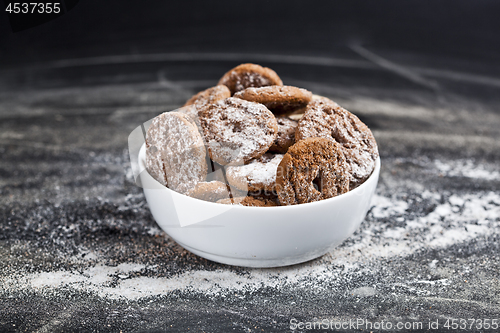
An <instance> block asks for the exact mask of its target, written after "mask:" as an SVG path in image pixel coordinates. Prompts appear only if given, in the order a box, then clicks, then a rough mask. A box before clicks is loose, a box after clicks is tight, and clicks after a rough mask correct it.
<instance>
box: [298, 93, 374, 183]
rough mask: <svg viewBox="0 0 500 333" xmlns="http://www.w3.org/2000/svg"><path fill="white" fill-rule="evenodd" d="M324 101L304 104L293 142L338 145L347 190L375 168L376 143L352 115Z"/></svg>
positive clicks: (365, 128)
mask: <svg viewBox="0 0 500 333" xmlns="http://www.w3.org/2000/svg"><path fill="white" fill-rule="evenodd" d="M332 103H334V102H331V103H330V102H325V101H324V100H316V101H312V102H311V103H309V104H308V105H307V110H306V113H305V114H304V116H303V117H302V118H301V119H300V120H299V124H298V127H297V131H296V132H295V140H297V141H298V140H302V139H305V138H312V137H322V138H329V139H331V140H334V141H336V142H338V143H339V144H340V145H341V146H342V148H343V153H344V155H345V157H346V159H347V162H348V164H349V166H350V174H351V179H350V181H351V185H350V186H351V189H353V188H355V187H356V186H358V185H360V184H361V183H363V182H364V181H365V180H366V179H367V178H368V177H369V176H370V174H371V173H372V171H373V169H374V168H375V161H376V159H377V157H378V148H377V142H376V141H375V138H374V137H373V134H372V132H371V131H370V129H369V128H368V127H367V126H366V125H365V124H364V123H363V122H361V120H359V119H358V117H356V116H355V115H354V114H352V113H351V112H349V111H347V110H345V109H344V108H342V107H340V106H338V105H336V103H334V104H332Z"/></svg>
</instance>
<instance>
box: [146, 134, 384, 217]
mask: <svg viewBox="0 0 500 333" xmlns="http://www.w3.org/2000/svg"><path fill="white" fill-rule="evenodd" d="M145 160H146V143H144V144H143V145H142V146H141V149H140V150H139V156H138V162H139V168H140V170H142V171H141V172H140V173H141V174H142V173H143V172H146V173H147V174H148V176H149V177H151V179H152V180H153V181H154V182H155V183H157V185H158V186H160V187H161V189H162V190H163V189H165V190H167V191H170V192H173V193H175V194H178V195H183V196H185V197H186V198H189V199H192V200H199V201H203V202H205V203H208V204H214V205H221V204H218V203H216V202H211V201H206V200H201V199H198V198H193V197H190V196H188V195H185V194H183V193H180V192H177V191H174V190H172V189H170V188H168V187H166V186H165V185H163V184H161V183H160V182H158V181H157V180H156V179H155V178H154V177H153V176H151V174H150V173H149V172H148V170H147V169H146V164H145ZM380 167H381V160H380V155H379V156H377V159H376V160H375V168H373V171H372V173H371V174H370V176H369V177H368V178H367V179H366V180H365V181H364V182H363V183H362V184H361V185H359V186H358V187H356V188H355V189H353V190H350V191H348V192H346V193H342V194H340V195H337V196H335V197H331V198H328V199H324V200H319V201H313V202H307V203H303V204H297V205H287V206H267V207H258V206H243V205H231V206H232V208H237V209H250V210H253V211H255V210H257V209H265V210H266V211H269V210H270V209H274V210H275V209H282V210H283V209H285V208H287V209H298V208H292V207H299V208H300V207H304V205H307V206H308V207H312V206H313V205H324V204H328V203H332V202H334V201H339V200H342V199H347V198H348V197H349V196H355V195H358V196H360V195H361V193H359V192H361V191H363V190H364V189H365V187H368V186H369V184H368V183H370V182H372V181H373V178H374V177H376V178H377V180H378V175H379V172H380ZM377 180H375V181H377Z"/></svg>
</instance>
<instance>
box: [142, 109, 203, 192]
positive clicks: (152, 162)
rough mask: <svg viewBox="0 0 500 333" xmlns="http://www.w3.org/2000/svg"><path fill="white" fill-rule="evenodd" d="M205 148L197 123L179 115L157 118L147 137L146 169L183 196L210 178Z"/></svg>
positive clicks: (165, 114) (171, 114)
mask: <svg viewBox="0 0 500 333" xmlns="http://www.w3.org/2000/svg"><path fill="white" fill-rule="evenodd" d="M205 155H206V151H205V146H204V145H203V140H202V138H201V135H200V133H199V132H198V129H197V127H196V125H195V124H194V122H193V121H192V120H191V118H189V117H188V116H186V115H185V114H182V113H180V112H165V113H162V114H161V115H159V116H157V117H155V118H154V119H153V122H152V123H151V125H150V126H149V129H148V132H147V135H146V169H147V170H148V172H149V174H150V175H151V176H153V178H155V179H156V180H157V181H158V182H160V183H161V184H163V185H165V186H168V187H169V188H171V189H173V190H175V191H178V192H181V193H184V192H186V191H188V190H189V189H191V188H193V187H194V186H195V185H196V184H197V183H198V182H200V181H203V180H204V179H205V177H206V175H207V163H206V162H205Z"/></svg>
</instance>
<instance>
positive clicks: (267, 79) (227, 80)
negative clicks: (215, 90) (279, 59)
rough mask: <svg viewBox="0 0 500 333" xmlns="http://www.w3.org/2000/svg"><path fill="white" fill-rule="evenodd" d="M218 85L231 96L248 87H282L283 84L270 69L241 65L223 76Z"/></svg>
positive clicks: (253, 65)
mask: <svg viewBox="0 0 500 333" xmlns="http://www.w3.org/2000/svg"><path fill="white" fill-rule="evenodd" d="M218 84H219V85H220V84H223V85H225V86H226V87H228V88H229V90H230V91H231V95H233V94H234V93H236V92H238V91H240V90H243V89H246V88H248V87H265V86H274V85H277V86H282V85H283V82H282V81H281V79H280V77H279V76H278V74H276V72H275V71H273V70H272V69H270V68H267V67H262V66H260V65H255V64H241V65H239V66H236V67H235V68H233V69H231V70H230V71H228V72H227V73H226V74H224V75H223V76H222V77H221V79H220V80H219V83H218Z"/></svg>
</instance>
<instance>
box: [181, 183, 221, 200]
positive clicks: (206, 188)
mask: <svg viewBox="0 0 500 333" xmlns="http://www.w3.org/2000/svg"><path fill="white" fill-rule="evenodd" d="M186 195H188V196H190V197H193V198H196V199H200V200H205V201H212V202H215V201H217V200H221V199H229V191H228V188H227V185H226V184H225V183H222V182H220V181H216V180H214V181H211V182H199V183H198V184H196V186H195V187H194V188H192V189H190V190H189V191H187V192H186Z"/></svg>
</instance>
